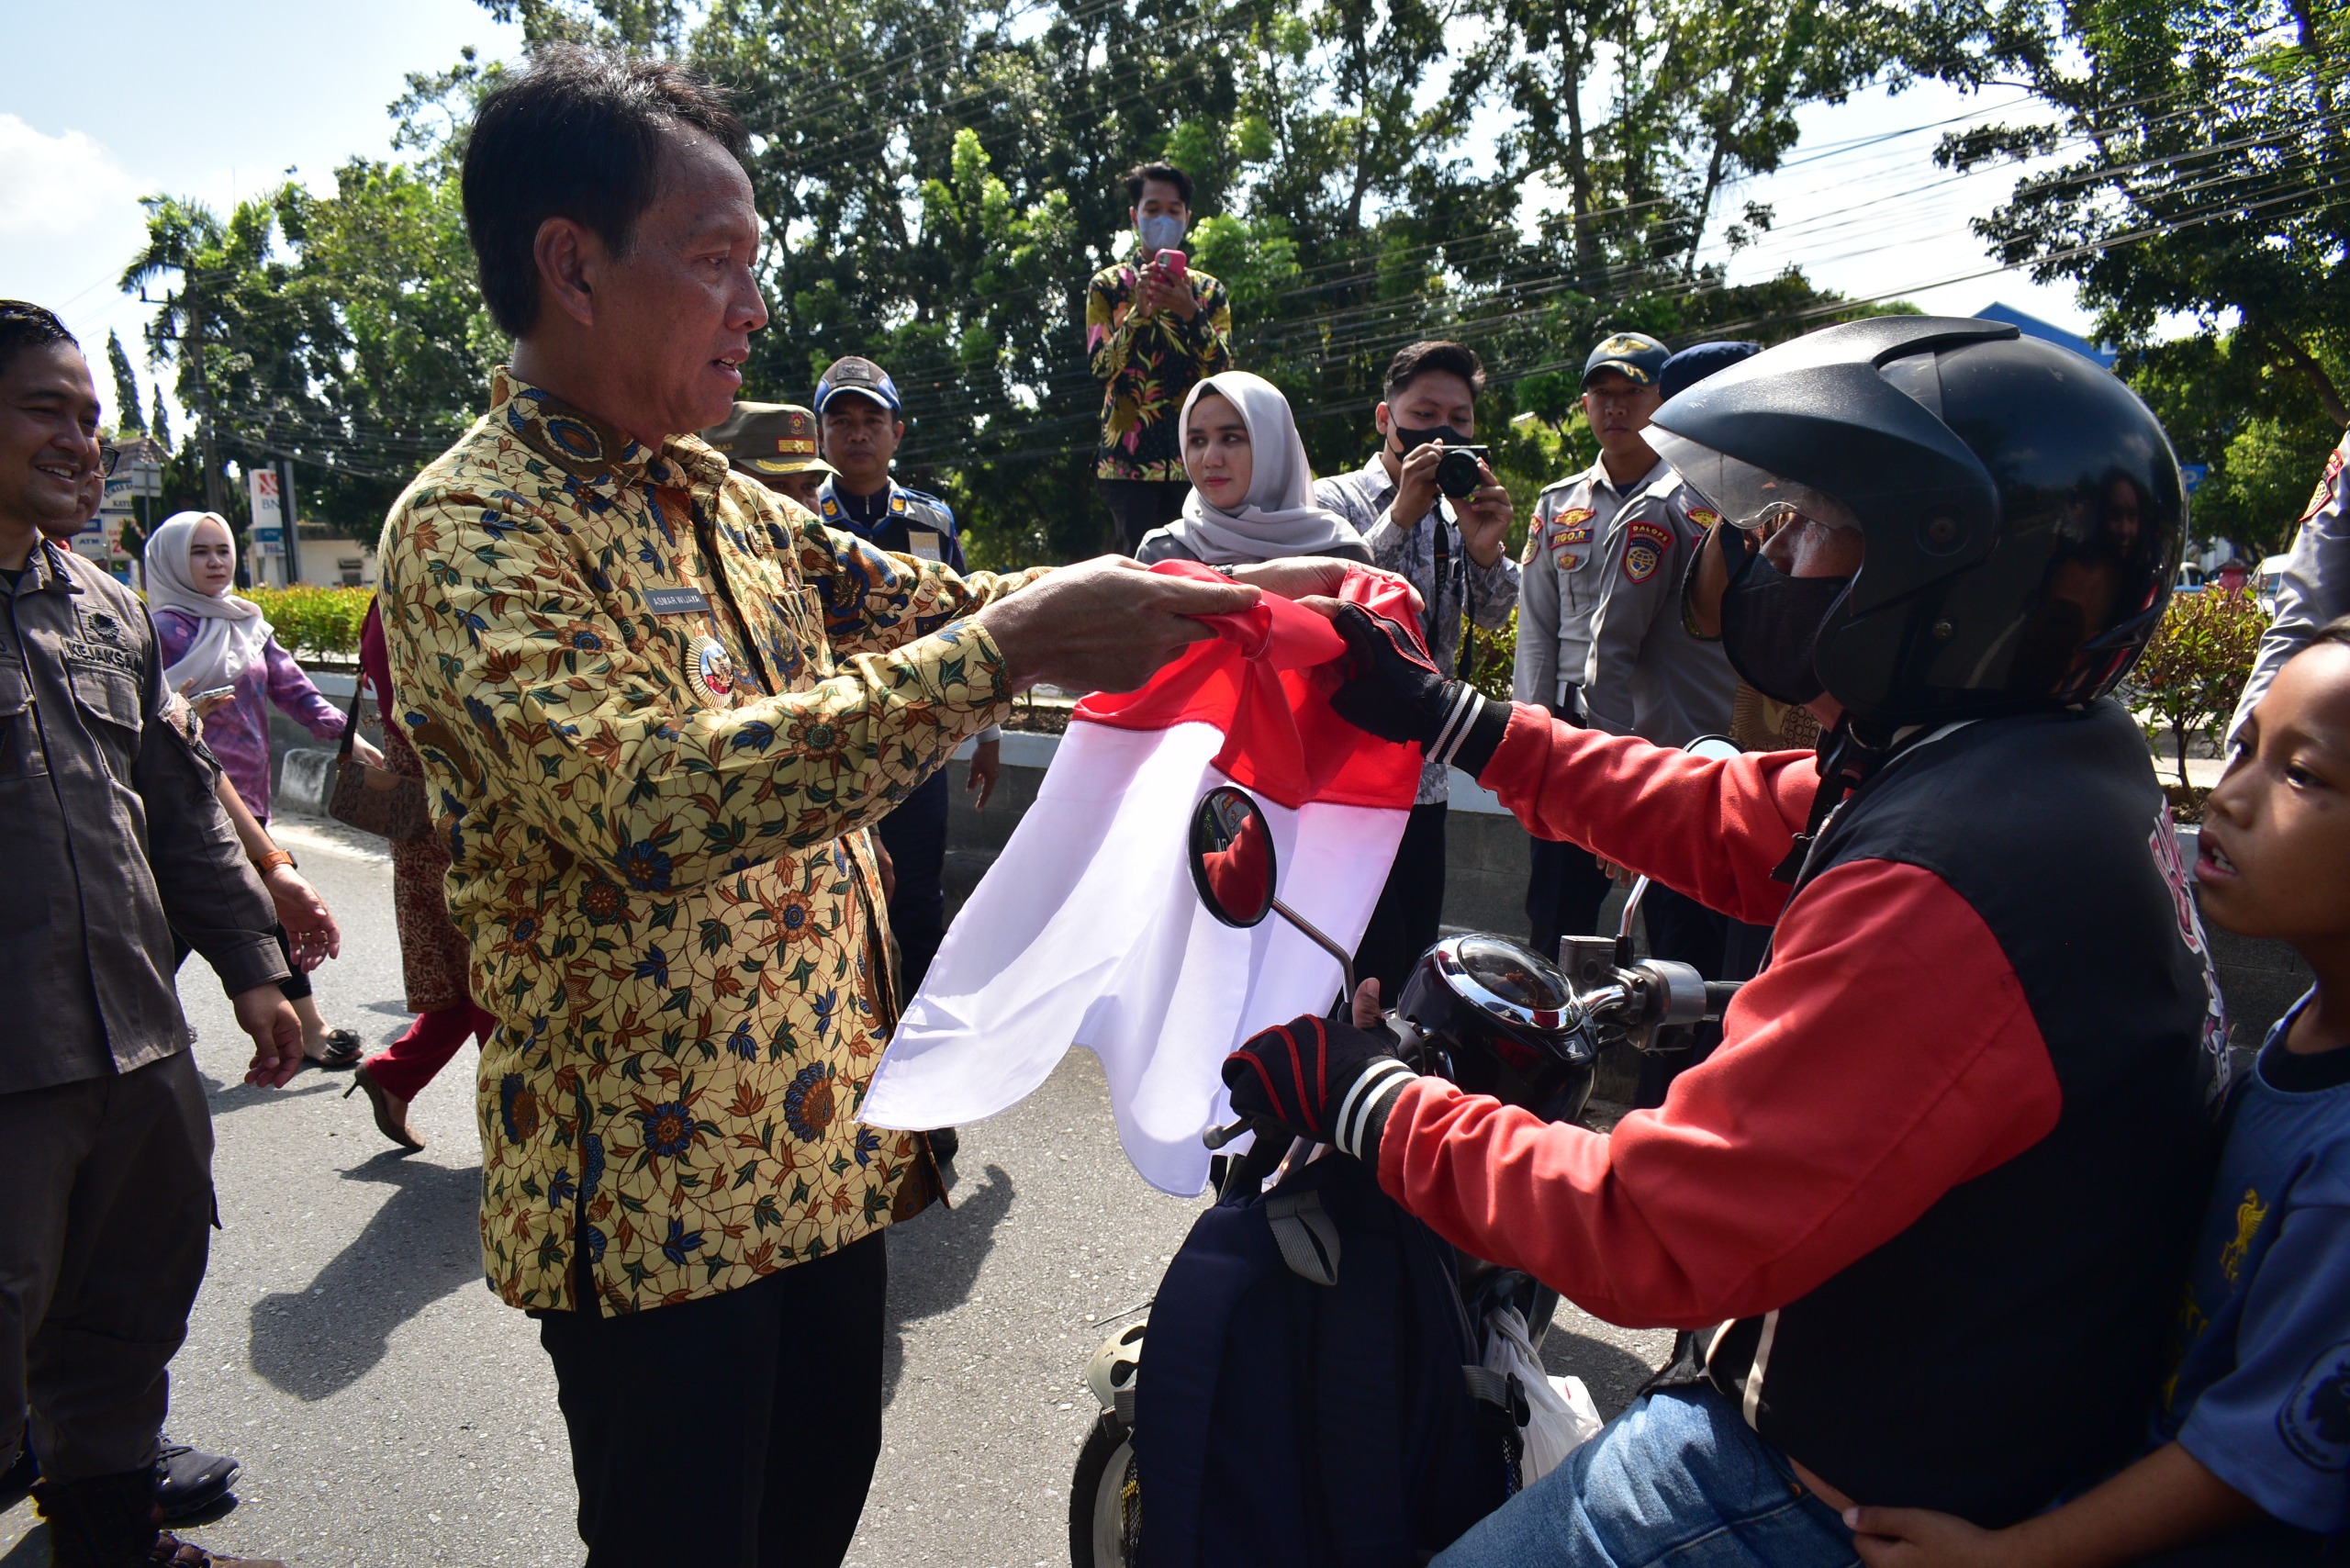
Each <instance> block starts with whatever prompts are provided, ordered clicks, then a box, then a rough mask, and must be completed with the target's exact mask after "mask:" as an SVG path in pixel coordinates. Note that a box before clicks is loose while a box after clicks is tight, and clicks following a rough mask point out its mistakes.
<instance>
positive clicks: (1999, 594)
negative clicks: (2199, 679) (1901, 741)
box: [1649, 316, 2187, 726]
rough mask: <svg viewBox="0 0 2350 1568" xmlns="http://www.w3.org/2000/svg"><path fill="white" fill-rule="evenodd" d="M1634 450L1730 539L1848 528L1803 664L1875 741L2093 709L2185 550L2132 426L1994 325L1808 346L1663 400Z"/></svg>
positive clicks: (2123, 394)
mask: <svg viewBox="0 0 2350 1568" xmlns="http://www.w3.org/2000/svg"><path fill="white" fill-rule="evenodd" d="M1649 441H1650V444H1651V445H1652V446H1654V447H1655V448H1656V450H1657V452H1658V454H1659V455H1661V456H1662V457H1663V458H1664V459H1665V460H1666V461H1667V462H1669V463H1671V464H1672V465H1673V466H1674V468H1676V469H1677V470H1679V471H1680V473H1681V475H1682V476H1683V477H1684V478H1685V479H1686V480H1687V481H1688V482H1689V483H1690V485H1691V486H1692V487H1695V489H1696V490H1698V491H1699V492H1700V493H1702V494H1703V495H1705V496H1706V498H1707V499H1708V500H1710V501H1712V502H1713V503H1714V505H1715V506H1716V507H1717V508H1718V510H1720V511H1721V512H1722V515H1723V516H1725V517H1727V518H1729V519H1731V520H1732V521H1740V520H1742V519H1747V518H1751V517H1753V516H1755V515H1756V514H1758V513H1759V512H1760V511H1761V510H1762V507H1763V506H1764V505H1766V504H1767V503H1769V502H1771V501H1773V500H1774V499H1788V498H1794V499H1795V500H1796V504H1797V506H1798V507H1799V508H1800V507H1801V505H1802V498H1803V496H1804V494H1805V493H1806V492H1809V493H1811V495H1812V496H1813V498H1815V499H1818V498H1825V500H1824V502H1823V506H1822V510H1824V511H1825V512H1827V513H1829V514H1835V513H1838V512H1841V514H1842V515H1843V517H1844V519H1845V520H1846V521H1847V523H1848V525H1850V524H1857V526H1858V527H1859V529H1860V530H1861V532H1862V535H1863V539H1864V540H1865V541H1866V554H1865V556H1864V558H1863V564H1862V566H1861V569H1860V573H1859V575H1858V576H1857V577H1854V578H1853V580H1852V591H1851V592H1850V593H1849V595H1847V596H1845V597H1844V598H1843V599H1841V600H1839V602H1838V603H1837V604H1836V605H1835V607H1834V608H1833V609H1831V610H1829V611H1828V613H1827V616H1826V618H1825V619H1824V620H1823V621H1822V622H1821V626H1820V633H1819V636H1818V643H1817V644H1816V648H1815V652H1814V655H1813V664H1814V667H1815V668H1817V670H1818V677H1819V679H1820V680H1821V682H1822V683H1823V684H1825V686H1826V687H1827V689H1828V690H1829V692H1830V694H1831V695H1832V696H1834V697H1835V698H1836V700H1838V701H1839V702H1841V703H1842V704H1843V706H1844V708H1845V710H1846V711H1848V712H1850V713H1851V714H1852V716H1853V718H1854V719H1855V720H1858V721H1861V722H1867V723H1871V724H1875V725H1886V726H1893V725H1903V724H1913V723H1922V722H1934V721H1938V720H1947V719H1955V718H1964V717H1970V716H1980V715H1987V714H1992V713H1999V712H2007V711H2016V710H2019V709H2022V708H2028V707H2033V706H2039V705H2042V704H2046V703H2050V702H2056V703H2080V702H2087V701H2088V700H2092V699H2094V698H2097V697H2100V696H2102V695H2104V694H2105V693H2106V692H2108V691H2110V690H2111V689H2113V687H2114V686H2115V684H2116V683H2117V682H2119V681H2120V680H2121V677H2122V676H2123V675H2124V674H2125V673H2126V672H2127V671H2128V670H2129V668H2130V666H2131V664H2132V661H2133V660H2134V659H2135V658H2136V657H2137V655H2138V653H2139V650H2140V649H2142V648H2143V647H2144V646H2145V644H2146V640H2147V639H2148V638H2149V637H2151V636H2152V635H2153V634H2154V627H2155V625H2156V623H2157V622H2159V621H2160V620H2161V618H2162V612H2163V607H2164V605H2165V603H2166V602H2168V599H2169V597H2170V586H2171V580H2172V578H2173V577H2176V576H2177V571H2178V559H2179V553H2180V551H2181V550H2182V548H2183V547H2184V546H2185V543H2186V537H2187V497H2186V490H2185V487H2184V486H2183V485H2182V484H2181V483H2180V480H2179V474H2178V460H2177V457H2176V456H2174V455H2173V454H2172V452H2171V448H2170V442H2169V439H2168V438H2167V437H2165V435H2164V434H2163V428H2162V426H2161V424H2160V423H2159V422H2157V421H2156V420H2155V419H2154V415H2153V413H2152V412H2151V411H2149V410H2148V409H2147V408H2146V406H2145V405H2144V404H2143V403H2142V402H2140V401H2139V400H2138V398H2137V396H2136V394H2134V393H2132V391H2131V390H2130V389H2129V388H2128V387H2127V386H2123V385H2122V384H2121V381H2119V380H2118V379H2116V378H2115V377H2114V376H2113V375H2111V374H2109V372H2107V371H2105V370H2103V369H2101V368H2099V367H2098V365H2096V364H2091V363H2090V362H2089V361H2087V360H2086V359H2083V358H2082V357H2081V356H2079V355H2078V354H2076V353H2068V352H2066V351H2065V350H2064V349H2060V348H2057V347H2056V346H2054V345H2053V344H2052V343H2046V342H2040V341H2039V340H2037V339H2032V338H2025V337H2021V336H2020V335H2019V334H2018V333H2017V331H2016V330H2015V328H2014V327H2012V326H2009V325H2007V324H2005V323H2002V322H1995V321H1981V320H1975V319H1970V318H1953V317H1933V316H1880V317H1874V318H1872V319H1868V320H1863V321H1851V322H1846V323H1844V324H1842V325H1841V326H1834V327H1827V328H1823V329H1821V330H1818V331H1817V332H1812V333H1809V334H1807V335H1806V336H1804V337H1801V338H1797V339H1796V340H1795V341H1793V342H1785V343H1781V344H1780V345H1779V346H1778V347H1776V348H1774V349H1770V350H1766V351H1765V352H1764V353H1760V354H1757V355H1755V356H1754V357H1753V358H1751V359H1749V360H1746V361H1744V362H1742V363H1740V364H1734V365H1731V366H1729V368H1727V369H1725V370H1723V371H1721V372H1720V373H1718V375H1713V376H1710V377H1708V378H1707V380H1705V381H1703V382H1701V383H1699V384H1698V385H1697V386H1693V387H1691V388H1689V390H1687V391H1686V392H1684V393H1682V394H1681V395H1680V396H1679V397H1676V398H1673V399H1672V400H1671V401H1669V402H1667V403H1666V404H1665V405H1664V406H1663V407H1662V408H1661V409H1658V410H1657V412H1656V414H1655V416H1654V419H1653V421H1652V424H1651V430H1650V431H1649Z"/></svg>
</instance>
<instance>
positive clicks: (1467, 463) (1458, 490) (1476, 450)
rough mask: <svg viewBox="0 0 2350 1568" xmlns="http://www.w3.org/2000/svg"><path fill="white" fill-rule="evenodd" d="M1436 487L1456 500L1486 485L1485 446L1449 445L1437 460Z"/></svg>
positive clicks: (1474, 492) (1473, 493)
mask: <svg viewBox="0 0 2350 1568" xmlns="http://www.w3.org/2000/svg"><path fill="white" fill-rule="evenodd" d="M1436 487H1437V488H1438V489H1439V490H1442V491H1443V492H1444V493H1445V494H1446V495H1448V496H1449V497H1451V498H1453V499H1454V500H1456V501H1457V500H1459V499H1460V498H1461V497H1463V496H1473V495H1475V494H1476V493H1477V492H1478V491H1479V490H1481V489H1483V488H1484V487H1485V448H1483V447H1482V446H1448V447H1446V448H1445V449H1444V455H1443V456H1441V457H1439V458H1438V459H1437V460H1436Z"/></svg>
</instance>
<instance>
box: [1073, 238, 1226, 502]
mask: <svg viewBox="0 0 2350 1568" xmlns="http://www.w3.org/2000/svg"><path fill="white" fill-rule="evenodd" d="M1141 259H1142V258H1141V253H1140V252H1139V251H1137V252H1136V255H1135V257H1134V259H1133V260H1131V261H1125V262H1121V263H1118V264H1117V265H1115V266H1108V267H1103V268H1102V270H1101V271H1100V272H1098V273H1095V274H1093V281H1092V282H1091V284H1089V285H1087V286H1086V290H1085V352H1086V354H1087V355H1088V357H1089V358H1090V359H1091V362H1092V365H1093V379H1094V380H1096V381H1099V382H1100V383H1102V444H1101V447H1100V449H1099V450H1098V451H1097V452H1096V453H1095V454H1094V465H1093V472H1094V476H1095V477H1097V478H1102V479H1149V480H1156V481H1158V482H1161V483H1165V484H1171V485H1181V484H1189V483H1190V482H1191V481H1190V479H1189V478H1188V477H1187V476H1185V474H1184V472H1183V454H1182V452H1181V450H1180V447H1179V439H1178V433H1177V431H1176V424H1177V421H1178V418H1179V416H1180V415H1181V413H1182V412H1183V399H1184V398H1188V397H1190V396H1191V393H1192V386H1193V384H1194V383H1196V382H1198V381H1200V380H1202V379H1203V378H1205V377H1207V376H1210V375H1215V374H1216V373H1217V372H1219V371H1225V370H1230V369H1231V368H1232V297H1231V294H1230V293H1229V291H1227V290H1226V289H1225V286H1224V285H1222V284H1220V283H1218V282H1217V281H1216V280H1215V279H1214V278H1212V277H1210V276H1209V275H1208V274H1205V273H1203V272H1196V271H1195V272H1192V273H1189V274H1186V275H1187V276H1188V277H1189V279H1190V281H1191V285H1192V298H1193V299H1195V300H1197V301H1198V302H1199V307H1200V309H1199V314H1197V315H1196V316H1193V317H1192V319H1190V320H1188V321H1186V320H1184V319H1181V317H1179V316H1175V315H1171V314H1169V313H1167V312H1163V311H1162V312H1158V313H1156V314H1153V315H1147V316H1139V317H1138V316H1136V314H1135V308H1134V300H1135V286H1136V283H1137V282H1138V281H1139V274H1137V273H1136V266H1138V265H1139V264H1140V263H1141Z"/></svg>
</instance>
